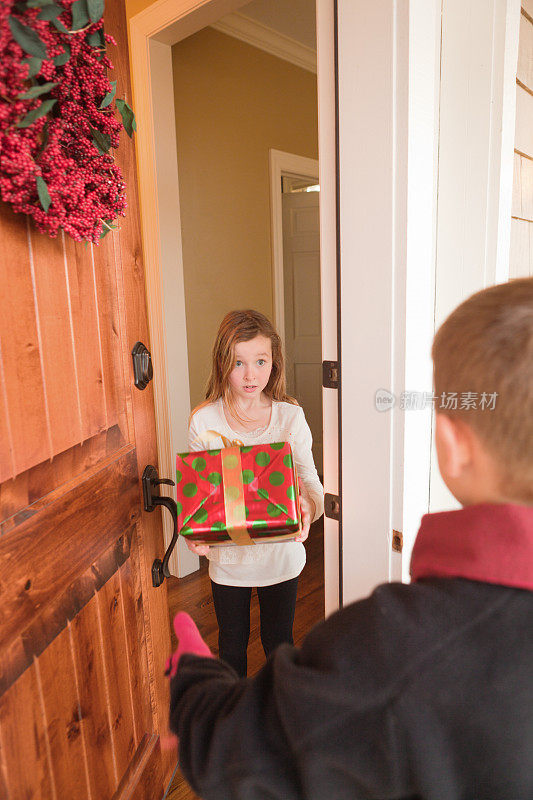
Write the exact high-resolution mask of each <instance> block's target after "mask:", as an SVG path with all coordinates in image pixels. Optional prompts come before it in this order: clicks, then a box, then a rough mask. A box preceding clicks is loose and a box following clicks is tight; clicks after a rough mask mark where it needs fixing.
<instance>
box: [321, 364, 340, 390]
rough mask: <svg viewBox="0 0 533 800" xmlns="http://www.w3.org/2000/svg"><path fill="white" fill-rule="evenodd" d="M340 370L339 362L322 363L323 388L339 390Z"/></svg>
mask: <svg viewBox="0 0 533 800" xmlns="http://www.w3.org/2000/svg"><path fill="white" fill-rule="evenodd" d="M339 378H340V369H339V362H338V361H323V362H322V386H323V387H324V388H325V389H338V388H339Z"/></svg>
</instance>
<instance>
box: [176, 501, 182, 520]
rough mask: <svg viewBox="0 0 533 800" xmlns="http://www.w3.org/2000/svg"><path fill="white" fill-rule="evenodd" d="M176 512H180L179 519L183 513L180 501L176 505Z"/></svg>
mask: <svg viewBox="0 0 533 800" xmlns="http://www.w3.org/2000/svg"><path fill="white" fill-rule="evenodd" d="M176 511H177V512H178V517H179V515H180V514H181V512H182V511H183V505H182V504H181V503H180V501H179V500H178V502H177V503H176Z"/></svg>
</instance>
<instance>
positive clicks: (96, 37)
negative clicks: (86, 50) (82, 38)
mask: <svg viewBox="0 0 533 800" xmlns="http://www.w3.org/2000/svg"><path fill="white" fill-rule="evenodd" d="M86 38H87V43H88V44H90V45H91V47H105V39H104V32H103V30H102V29H100V30H99V31H95V32H94V33H89V34H87V37H86Z"/></svg>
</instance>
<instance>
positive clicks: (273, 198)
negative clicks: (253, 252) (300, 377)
mask: <svg viewBox="0 0 533 800" xmlns="http://www.w3.org/2000/svg"><path fill="white" fill-rule="evenodd" d="M269 161H270V217H271V226H270V228H271V239H272V287H273V294H274V297H273V301H274V302H273V306H274V324H275V326H276V330H277V331H278V333H279V335H280V337H281V341H282V342H284V341H285V302H284V294H285V293H284V288H283V208H282V202H281V178H282V176H286V177H291V178H311V179H313V180H316V182H317V183H318V180H319V178H318V161H316V160H315V159H313V158H305V157H304V156H298V155H295V154H294V153H285V152H284V151H283V150H274V149H271V150H270V151H269Z"/></svg>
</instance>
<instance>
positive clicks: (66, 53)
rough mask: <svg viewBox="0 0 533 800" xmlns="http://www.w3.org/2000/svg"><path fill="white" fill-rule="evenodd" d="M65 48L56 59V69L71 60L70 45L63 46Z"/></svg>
mask: <svg viewBox="0 0 533 800" xmlns="http://www.w3.org/2000/svg"><path fill="white" fill-rule="evenodd" d="M63 47H64V48H65V49H64V50H63V52H62V53H60V54H59V55H58V56H56V57H55V58H54V64H55V66H56V67H62V66H64V65H65V64H66V63H67V61H68V60H69V58H70V47H69V46H68V44H65V45H63Z"/></svg>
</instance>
